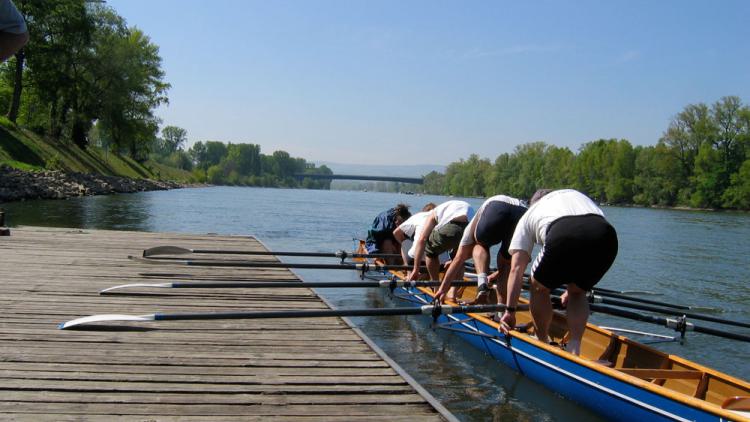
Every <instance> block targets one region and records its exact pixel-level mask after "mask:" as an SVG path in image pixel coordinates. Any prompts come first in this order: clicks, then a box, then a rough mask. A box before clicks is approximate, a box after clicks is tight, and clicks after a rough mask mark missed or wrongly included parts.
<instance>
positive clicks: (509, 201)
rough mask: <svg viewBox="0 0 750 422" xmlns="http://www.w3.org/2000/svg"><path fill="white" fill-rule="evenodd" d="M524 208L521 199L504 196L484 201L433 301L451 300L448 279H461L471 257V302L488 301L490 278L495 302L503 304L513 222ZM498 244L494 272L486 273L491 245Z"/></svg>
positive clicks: (451, 295)
mask: <svg viewBox="0 0 750 422" xmlns="http://www.w3.org/2000/svg"><path fill="white" fill-rule="evenodd" d="M526 210H527V207H526V203H525V202H524V201H521V200H520V199H516V198H512V197H510V196H506V195H495V196H493V197H490V198H488V199H487V200H486V201H484V203H483V204H482V206H481V207H479V210H478V211H477V214H476V215H475V216H474V218H472V219H471V222H470V223H469V225H468V226H467V227H466V230H464V235H463V237H462V238H461V242H460V243H459V247H458V251H457V252H456V256H455V257H454V258H453V260H452V261H451V265H450V267H449V268H448V271H446V273H445V277H444V278H443V283H442V284H441V285H440V289H438V291H437V294H436V296H435V300H438V301H440V302H442V301H443V299H444V298H448V299H450V300H453V299H454V294H453V289H451V287H450V286H451V282H453V280H462V279H463V273H464V262H466V260H467V259H469V257H471V258H472V259H473V260H474V267H475V270H476V273H477V297H476V300H475V301H474V303H487V302H488V299H489V292H490V289H489V287H488V286H487V283H488V282H490V283H491V282H493V281H495V282H496V284H495V290H496V292H497V300H498V302H497V303H505V292H506V285H507V280H508V274H509V273H510V254H509V253H508V246H509V245H510V240H511V238H512V237H513V231H514V230H515V229H516V224H517V223H518V220H520V219H521V217H522V216H523V214H524V213H525V212H526ZM497 244H500V248H499V249H498V251H497V271H495V272H494V273H492V274H491V275H489V276H487V273H488V272H489V269H490V248H491V247H492V246H494V245H497Z"/></svg>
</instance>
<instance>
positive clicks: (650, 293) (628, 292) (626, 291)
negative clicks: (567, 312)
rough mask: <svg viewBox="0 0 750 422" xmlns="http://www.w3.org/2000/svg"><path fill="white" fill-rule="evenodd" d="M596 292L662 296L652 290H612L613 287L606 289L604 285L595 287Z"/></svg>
mask: <svg viewBox="0 0 750 422" xmlns="http://www.w3.org/2000/svg"><path fill="white" fill-rule="evenodd" d="M592 291H593V292H595V293H602V294H603V293H615V294H621V295H651V296H661V293H657V292H652V291H651V290H612V289H605V288H602V287H594V288H593V289H592Z"/></svg>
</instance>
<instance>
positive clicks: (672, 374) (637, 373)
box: [619, 368, 703, 379]
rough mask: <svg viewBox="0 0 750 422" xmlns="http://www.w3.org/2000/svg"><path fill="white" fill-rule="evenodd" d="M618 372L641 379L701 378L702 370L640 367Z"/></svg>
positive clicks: (623, 369)
mask: <svg viewBox="0 0 750 422" xmlns="http://www.w3.org/2000/svg"><path fill="white" fill-rule="evenodd" d="M619 371H620V372H622V373H624V374H628V375H632V376H634V377H638V378H641V379H701V378H703V372H702V371H693V370H675V369H641V368H633V369H631V368H622V369H619Z"/></svg>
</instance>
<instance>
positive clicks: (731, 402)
mask: <svg viewBox="0 0 750 422" xmlns="http://www.w3.org/2000/svg"><path fill="white" fill-rule="evenodd" d="M721 408H722V409H727V410H740V411H750V396H734V397H729V398H728V399H726V400H724V403H722V404H721Z"/></svg>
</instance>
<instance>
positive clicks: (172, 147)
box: [159, 126, 187, 154]
mask: <svg viewBox="0 0 750 422" xmlns="http://www.w3.org/2000/svg"><path fill="white" fill-rule="evenodd" d="M186 142H187V130H185V129H183V128H181V127H177V126H165V127H164V128H163V129H162V130H161V139H160V142H159V143H160V147H161V149H162V151H164V152H166V153H170V154H171V153H173V152H176V151H177V150H181V149H182V148H183V147H184V146H185V143H186Z"/></svg>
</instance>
